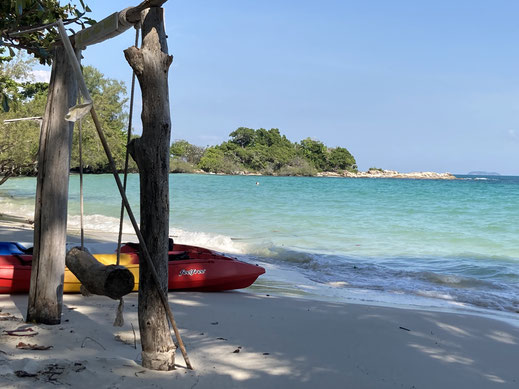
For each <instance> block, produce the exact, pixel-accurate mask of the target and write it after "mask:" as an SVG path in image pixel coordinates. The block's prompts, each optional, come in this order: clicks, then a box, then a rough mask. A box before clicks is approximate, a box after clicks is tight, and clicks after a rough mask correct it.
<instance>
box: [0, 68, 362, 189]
mask: <svg viewBox="0 0 519 389" xmlns="http://www.w3.org/2000/svg"><path fill="white" fill-rule="evenodd" d="M33 62H34V60H26V59H21V60H19V61H13V62H4V63H1V62H0V81H2V82H3V86H4V88H3V90H4V92H5V91H7V90H9V91H10V92H9V93H10V94H9V97H8V98H7V97H6V98H4V99H3V100H2V102H3V103H4V105H5V106H4V107H3V109H0V176H2V177H0V185H1V184H2V183H4V182H5V181H6V180H7V179H8V178H9V177H13V176H17V175H22V176H26V175H36V173H37V160H38V158H37V154H38V146H39V126H38V122H34V121H19V122H12V123H4V120H5V119H14V118H21V117H38V116H41V115H43V111H44V108H45V101H46V98H47V84H46V83H34V82H32V83H31V82H21V81H17V80H18V79H23V77H24V74H28V73H29V70H30V68H31V64H32V63H33ZM83 71H84V76H85V81H86V83H87V87H88V89H89V91H90V93H91V95H92V97H93V99H94V101H95V104H96V109H97V111H98V115H99V117H100V120H101V122H102V127H103V130H104V132H105V136H106V138H107V141H108V143H109V145H110V148H111V151H112V154H113V157H114V159H115V161H116V164H117V167H118V169H122V167H123V161H124V159H125V150H126V147H125V146H126V134H127V120H128V115H127V113H126V110H125V105H126V102H127V98H126V88H125V86H124V84H123V83H122V82H119V81H117V80H113V79H109V78H105V77H104V75H103V74H102V73H100V72H99V71H98V70H97V69H95V68H93V67H91V66H85V67H84V69H83ZM4 81H5V82H4ZM7 81H8V82H7ZM6 85H7V86H10V89H9V88H7V86H6ZM7 100H9V103H10V104H9V105H7V103H6V101H7ZM2 111H3V112H2ZM82 128H83V136H82V138H83V142H82V147H83V170H84V171H85V172H86V173H109V172H110V169H109V167H108V163H107V160H106V156H105V154H104V151H103V149H102V147H101V144H100V141H99V139H98V137H97V134H96V133H95V130H94V126H93V123H92V122H91V119H90V118H89V117H87V118H85V120H84V121H83V125H82ZM170 154H171V160H170V171H171V172H172V173H202V172H205V173H217V174H262V175H278V176H314V175H316V174H317V173H319V172H337V173H342V172H344V171H349V172H357V164H356V161H355V158H354V157H353V155H351V154H350V152H349V151H348V150H347V149H346V148H344V147H336V148H329V147H327V146H326V145H324V144H323V143H322V142H321V141H319V140H315V139H311V138H306V139H303V140H302V141H300V142H299V143H294V142H291V141H290V140H288V139H287V137H286V136H285V135H283V134H281V133H280V131H279V129H277V128H272V129H270V130H266V129H264V128H260V129H252V128H247V127H239V128H237V129H236V130H235V131H232V132H231V133H230V134H229V140H228V141H225V142H223V143H221V144H219V145H215V146H209V147H200V146H196V145H193V144H190V143H189V142H187V141H186V140H176V141H175V142H173V143H172V144H171V147H170ZM79 165H80V163H79V156H78V132H77V131H76V130H75V131H74V137H73V148H72V156H71V171H77V170H78V169H79ZM130 171H132V172H135V171H137V167H136V164H135V162H134V161H133V160H131V161H130Z"/></svg>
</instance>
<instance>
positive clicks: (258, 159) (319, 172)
mask: <svg viewBox="0 0 519 389" xmlns="http://www.w3.org/2000/svg"><path fill="white" fill-rule="evenodd" d="M229 138H230V139H229V140H228V141H226V142H223V143H222V144H220V145H216V146H210V147H206V148H204V147H200V146H196V145H192V144H190V143H189V142H187V141H186V140H176V141H175V142H173V144H172V145H171V149H170V153H171V164H170V171H171V172H172V173H199V174H204V173H205V174H228V175H266V176H308V177H310V176H311V177H348V178H408V179H432V180H442V179H443V180H453V179H456V177H455V176H453V175H452V174H450V173H435V172H413V173H400V172H397V171H395V170H384V169H380V168H376V167H371V168H370V169H369V170H368V171H366V172H361V171H359V170H358V167H357V162H356V161H355V157H354V156H353V155H352V154H351V153H350V152H349V151H348V150H347V149H346V148H344V147H328V146H326V145H325V144H323V143H322V142H320V141H319V140H317V139H311V138H306V139H303V140H302V141H300V142H298V143H294V142H291V141H290V140H288V139H287V137H286V136H285V135H283V134H281V133H280V131H279V130H278V129H277V128H272V129H270V130H266V129H264V128H260V129H257V130H255V129H252V128H247V127H239V128H238V129H236V130H235V131H233V132H231V133H230V134H229Z"/></svg>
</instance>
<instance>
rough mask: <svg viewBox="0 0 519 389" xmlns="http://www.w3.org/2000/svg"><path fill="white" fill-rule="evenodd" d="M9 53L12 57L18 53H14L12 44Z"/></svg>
mask: <svg viewBox="0 0 519 389" xmlns="http://www.w3.org/2000/svg"><path fill="white" fill-rule="evenodd" d="M9 55H10V56H11V57H14V56H15V55H16V54H15V53H14V50H13V48H12V47H11V46H9Z"/></svg>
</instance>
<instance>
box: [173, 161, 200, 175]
mask: <svg viewBox="0 0 519 389" xmlns="http://www.w3.org/2000/svg"><path fill="white" fill-rule="evenodd" d="M169 171H170V172H171V173H194V172H195V167H194V166H193V165H191V164H190V163H189V162H186V161H183V160H181V159H177V158H172V159H171V160H170V161H169Z"/></svg>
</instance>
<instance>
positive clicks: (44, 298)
mask: <svg viewBox="0 0 519 389" xmlns="http://www.w3.org/2000/svg"><path fill="white" fill-rule="evenodd" d="M76 96H77V86H76V80H75V78H74V76H73V72H72V69H71V67H70V65H69V62H68V59H67V56H66V55H65V52H64V50H63V48H62V47H57V48H56V49H55V52H54V60H53V64H52V72H51V79H50V83H49V94H48V97H47V105H46V106H45V116H44V119H43V124H42V128H41V134H40V150H39V155H38V180H37V186H36V205H35V212H34V213H35V214H34V253H33V260H32V272H31V288H30V291H29V304H28V308H27V321H28V322H37V323H44V324H59V323H60V322H61V306H62V301H63V278H64V274H65V250H66V249H65V244H66V235H67V203H68V201H67V200H68V184H69V170H70V152H71V148H72V130H73V127H74V124H73V123H71V122H67V121H65V115H66V114H67V112H68V109H69V108H70V107H72V106H73V105H74V104H75V102H76Z"/></svg>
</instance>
